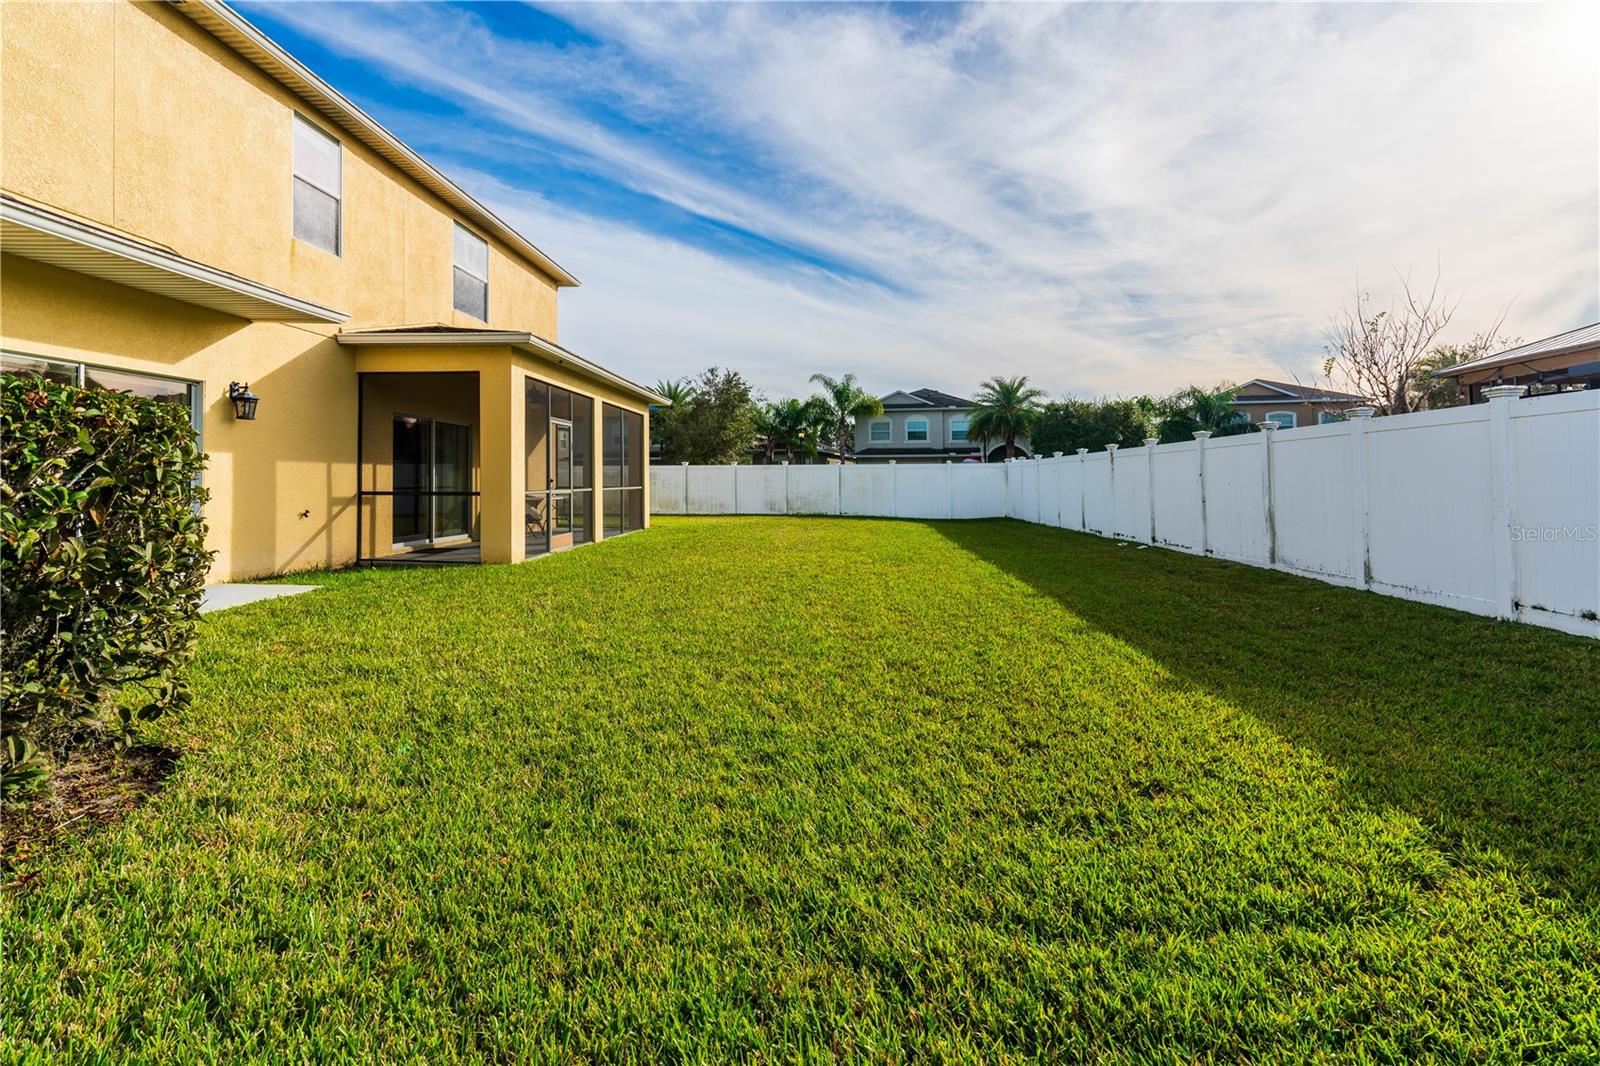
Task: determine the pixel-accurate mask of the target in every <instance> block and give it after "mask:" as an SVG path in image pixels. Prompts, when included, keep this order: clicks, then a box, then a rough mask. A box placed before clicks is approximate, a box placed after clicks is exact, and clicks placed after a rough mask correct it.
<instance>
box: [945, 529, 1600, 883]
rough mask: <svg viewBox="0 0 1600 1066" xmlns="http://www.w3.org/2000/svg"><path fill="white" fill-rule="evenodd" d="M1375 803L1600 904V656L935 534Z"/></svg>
mask: <svg viewBox="0 0 1600 1066" xmlns="http://www.w3.org/2000/svg"><path fill="white" fill-rule="evenodd" d="M931 525H933V526H934V528H936V529H937V531H938V532H939V533H940V534H941V535H942V536H944V537H945V538H946V539H948V540H949V541H950V542H952V543H953V544H955V545H957V546H959V547H961V548H962V549H964V550H966V551H968V552H971V553H972V554H973V555H975V556H977V557H979V558H981V559H983V560H984V561H986V562H988V563H990V564H992V565H994V566H996V567H998V568H1000V569H1001V570H1003V571H1005V572H1006V573H1008V574H1010V575H1012V576H1013V577H1016V578H1018V579H1020V580H1022V581H1024V582H1026V583H1027V584H1028V585H1030V586H1031V587H1032V588H1034V589H1035V590H1037V591H1038V592H1040V593H1042V594H1044V595H1046V596H1049V597H1050V598H1051V599H1053V600H1055V601H1056V602H1057V603H1059V604H1060V605H1061V606H1063V607H1064V608H1066V609H1067V610H1068V611H1070V612H1072V613H1073V614H1074V615H1077V616H1078V617H1079V618H1081V619H1083V620H1084V621H1085V622H1087V623H1088V624H1089V625H1091V626H1093V627H1094V628H1095V629H1097V630H1100V631H1101V632H1104V633H1106V634H1109V635H1111V636H1113V637H1116V638H1117V639H1119V640H1121V641H1123V642H1125V643H1127V644H1128V645H1130V646H1132V647H1134V648H1136V649H1138V650H1139V651H1141V652H1143V653H1145V654H1146V655H1149V656H1150V657H1151V658H1153V659H1156V660H1157V661H1159V662H1160V663H1161V664H1162V665H1163V666H1165V667H1167V668H1168V669H1169V670H1171V671H1172V672H1174V673H1175V674H1177V675H1178V676H1180V677H1182V678H1183V679H1184V680H1185V681H1186V682H1188V683H1191V684H1193V685H1196V686H1198V687H1201V688H1203V689H1205V690H1206V691H1209V692H1211V693H1213V694H1215V695H1217V696H1219V697H1221V698H1223V699H1226V700H1228V701H1230V702H1232V703H1234V704H1235V705H1237V706H1239V707H1242V708H1244V709H1245V710H1246V711H1248V712H1249V713H1250V714H1252V715H1254V716H1255V717H1256V718H1257V719H1258V720H1260V721H1262V722H1264V723H1266V724H1267V725H1269V726H1270V727H1271V728H1273V729H1274V730H1276V731H1277V732H1278V733H1279V735H1281V736H1283V737H1284V738H1285V739H1287V740H1290V741H1292V742H1294V743H1297V744H1302V745H1311V746H1314V747H1315V748H1316V749H1317V750H1319V751H1320V752H1322V753H1323V754H1324V755H1325V756H1326V757H1327V758H1328V759H1330V760H1331V761H1332V762H1333V763H1334V764H1336V765H1338V766H1340V767H1341V768H1342V769H1343V770H1344V771H1345V777H1346V780H1347V781H1348V783H1349V787H1350V788H1352V789H1353V790H1355V791H1356V792H1357V793H1358V794H1359V796H1360V797H1361V798H1363V799H1364V800H1366V801H1368V802H1371V803H1374V804H1379V805H1382V804H1394V805H1396V806H1398V807H1400V808H1401V809H1404V810H1407V811H1409V812H1411V813H1413V814H1415V815H1416V816H1417V817H1419V818H1420V819H1422V820H1423V821H1424V822H1425V823H1426V824H1429V825H1431V826H1432V827H1434V829H1435V830H1436V831H1437V832H1438V833H1439V834H1440V835H1441V837H1442V838H1443V839H1444V840H1445V841H1446V842H1447V844H1449V845H1454V846H1457V847H1460V846H1463V845H1465V846H1466V847H1468V848H1471V847H1474V846H1487V847H1491V848H1495V849H1498V850H1499V851H1500V852H1501V853H1502V854H1503V855H1505V856H1507V857H1508V858H1510V859H1511V861H1512V862H1514V863H1518V864H1522V865H1525V866H1526V867H1527V868H1528V870H1529V871H1531V872H1532V873H1533V874H1534V875H1535V876H1536V877H1537V878H1538V879H1539V880H1540V881H1542V882H1543V883H1544V886H1543V887H1544V888H1545V889H1546V891H1549V892H1551V893H1553V894H1559V895H1564V896H1567V897H1569V898H1571V899H1573V900H1574V901H1575V902H1578V903H1580V904H1583V905H1588V906H1593V905H1596V904H1600V644H1597V643H1596V642H1594V641H1592V640H1588V639H1585V638H1582V637H1574V636H1568V635H1565V634H1561V633H1556V632H1553V631H1550V630H1544V629H1539V628H1536V627H1533V626H1528V625H1519V624H1516V623H1510V622H1496V621H1493V620H1490V619H1484V618H1478V617H1475V616H1472V615H1468V614H1464V613H1461V612H1458V611H1452V610H1446V609H1444V608H1438V607H1430V606H1426V605H1423V604H1416V603H1411V602H1408V601H1405V600H1398V599H1394V598H1391V597H1386V596H1379V595H1377V594H1375V593H1366V592H1360V591H1356V590H1353V589H1345V588H1338V587H1335V586H1332V585H1325V584H1323V583H1321V582H1317V581H1312V580H1309V579H1306V578H1298V577H1294V576H1292V575H1289V574H1283V573H1279V572H1275V571H1270V570H1261V569H1257V568H1254V567H1248V566H1241V565H1237V564H1232V563H1224V562H1220V561H1218V560H1213V559H1202V558H1197V557H1195V556H1190V555H1185V554H1183V553H1180V552H1173V551H1166V550H1162V549H1140V548H1139V547H1137V546H1136V545H1132V544H1124V543H1118V542H1115V541H1111V540H1106V539H1104V538H1101V537H1096V536H1091V535H1087V534H1081V533H1072V532H1068V531H1065V530H1058V529H1051V528H1049V527H1044V526H1035V525H1030V524H1027V523H1022V522H1013V521H1008V520H1004V519H1001V520H996V521H985V522H938V523H931Z"/></svg>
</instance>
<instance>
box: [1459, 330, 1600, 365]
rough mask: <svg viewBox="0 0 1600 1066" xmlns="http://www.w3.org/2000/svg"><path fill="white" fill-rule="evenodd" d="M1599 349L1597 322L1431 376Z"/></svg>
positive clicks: (1599, 340) (1599, 337)
mask: <svg viewBox="0 0 1600 1066" xmlns="http://www.w3.org/2000/svg"><path fill="white" fill-rule="evenodd" d="M1597 347H1600V322H1595V323H1592V324H1590V325H1587V326H1579V327H1578V328H1577V329H1569V330H1567V332H1565V333H1557V334H1556V335H1555V336H1554V337H1546V338H1544V340H1538V341H1533V342H1531V343H1529V344H1524V345H1521V346H1519V347H1516V348H1508V349H1506V350H1505V351H1503V352H1496V353H1495V354H1493V355H1485V356H1482V357H1481V358H1478V359H1472V360H1469V361H1467V362H1465V363H1457V364H1456V365H1455V366H1447V367H1445V368H1444V369H1443V370H1438V371H1435V372H1434V375H1433V376H1434V377H1454V376H1455V375H1457V374H1460V373H1462V372H1464V371H1468V370H1481V369H1483V368H1484V367H1489V366H1505V365H1509V364H1511V363H1520V362H1522V361H1523V360H1524V359H1532V358H1535V357H1537V356H1543V355H1557V354H1559V353H1561V352H1566V351H1581V350H1583V349H1585V348H1597Z"/></svg>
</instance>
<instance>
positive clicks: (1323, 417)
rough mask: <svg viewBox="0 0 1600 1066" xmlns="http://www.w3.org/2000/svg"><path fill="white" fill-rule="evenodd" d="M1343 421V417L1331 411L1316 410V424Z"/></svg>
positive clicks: (1324, 424)
mask: <svg viewBox="0 0 1600 1066" xmlns="http://www.w3.org/2000/svg"><path fill="white" fill-rule="evenodd" d="M1343 421H1344V419H1342V418H1340V417H1339V416H1338V415H1336V414H1334V413H1333V412H1332V411H1318V412H1317V425H1319V426H1330V425H1332V424H1333V423H1335V422H1343Z"/></svg>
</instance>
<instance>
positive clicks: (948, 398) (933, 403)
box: [883, 389, 972, 411]
mask: <svg viewBox="0 0 1600 1066" xmlns="http://www.w3.org/2000/svg"><path fill="white" fill-rule="evenodd" d="M895 392H905V393H906V395H908V396H915V397H916V398H917V399H919V400H921V401H922V403H917V404H912V403H885V404H884V405H883V406H884V409H885V410H889V411H915V410H919V409H921V408H923V407H956V408H964V407H971V406H972V401H971V400H964V399H962V398H961V397H960V396H955V395H952V394H951V393H948V392H941V391H939V390H938V389H911V390H909V391H907V390H904V389H896V390H895ZM889 395H891V396H893V395H894V393H890V394H889Z"/></svg>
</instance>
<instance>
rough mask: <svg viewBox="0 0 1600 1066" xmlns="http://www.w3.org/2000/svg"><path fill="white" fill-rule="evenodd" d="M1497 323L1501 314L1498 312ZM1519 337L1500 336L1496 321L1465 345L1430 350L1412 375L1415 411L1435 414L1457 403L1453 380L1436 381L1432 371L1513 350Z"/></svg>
mask: <svg viewBox="0 0 1600 1066" xmlns="http://www.w3.org/2000/svg"><path fill="white" fill-rule="evenodd" d="M1500 319H1501V322H1503V321H1504V319H1505V313H1504V312H1501V316H1500ZM1521 343H1522V338H1521V337H1502V336H1500V322H1496V323H1495V325H1494V327H1493V328H1491V329H1487V330H1484V331H1483V332H1482V333H1478V334H1475V335H1474V336H1473V338H1472V339H1471V340H1470V341H1467V342H1466V343H1465V344H1439V345H1435V346H1434V349H1433V351H1431V352H1429V353H1428V354H1427V355H1425V356H1423V357H1422V358H1421V359H1419V360H1418V361H1417V365H1416V368H1415V370H1414V371H1413V373H1412V379H1411V392H1412V393H1413V394H1414V395H1415V396H1416V398H1417V401H1418V403H1417V408H1418V410H1424V411H1436V410H1438V409H1439V408H1441V407H1454V406H1456V405H1457V404H1459V403H1460V402H1461V387H1460V385H1459V384H1458V383H1457V382H1456V380H1455V379H1454V378H1436V377H1434V376H1433V375H1434V372H1435V371H1438V370H1444V369H1446V368H1447V367H1452V366H1456V365H1458V364H1460V363H1466V362H1470V361H1472V360H1473V359H1479V358H1482V357H1483V356H1485V355H1489V354H1490V353H1492V352H1500V351H1504V350H1505V349H1507V348H1515V347H1516V346H1517V345H1519V344H1521Z"/></svg>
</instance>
